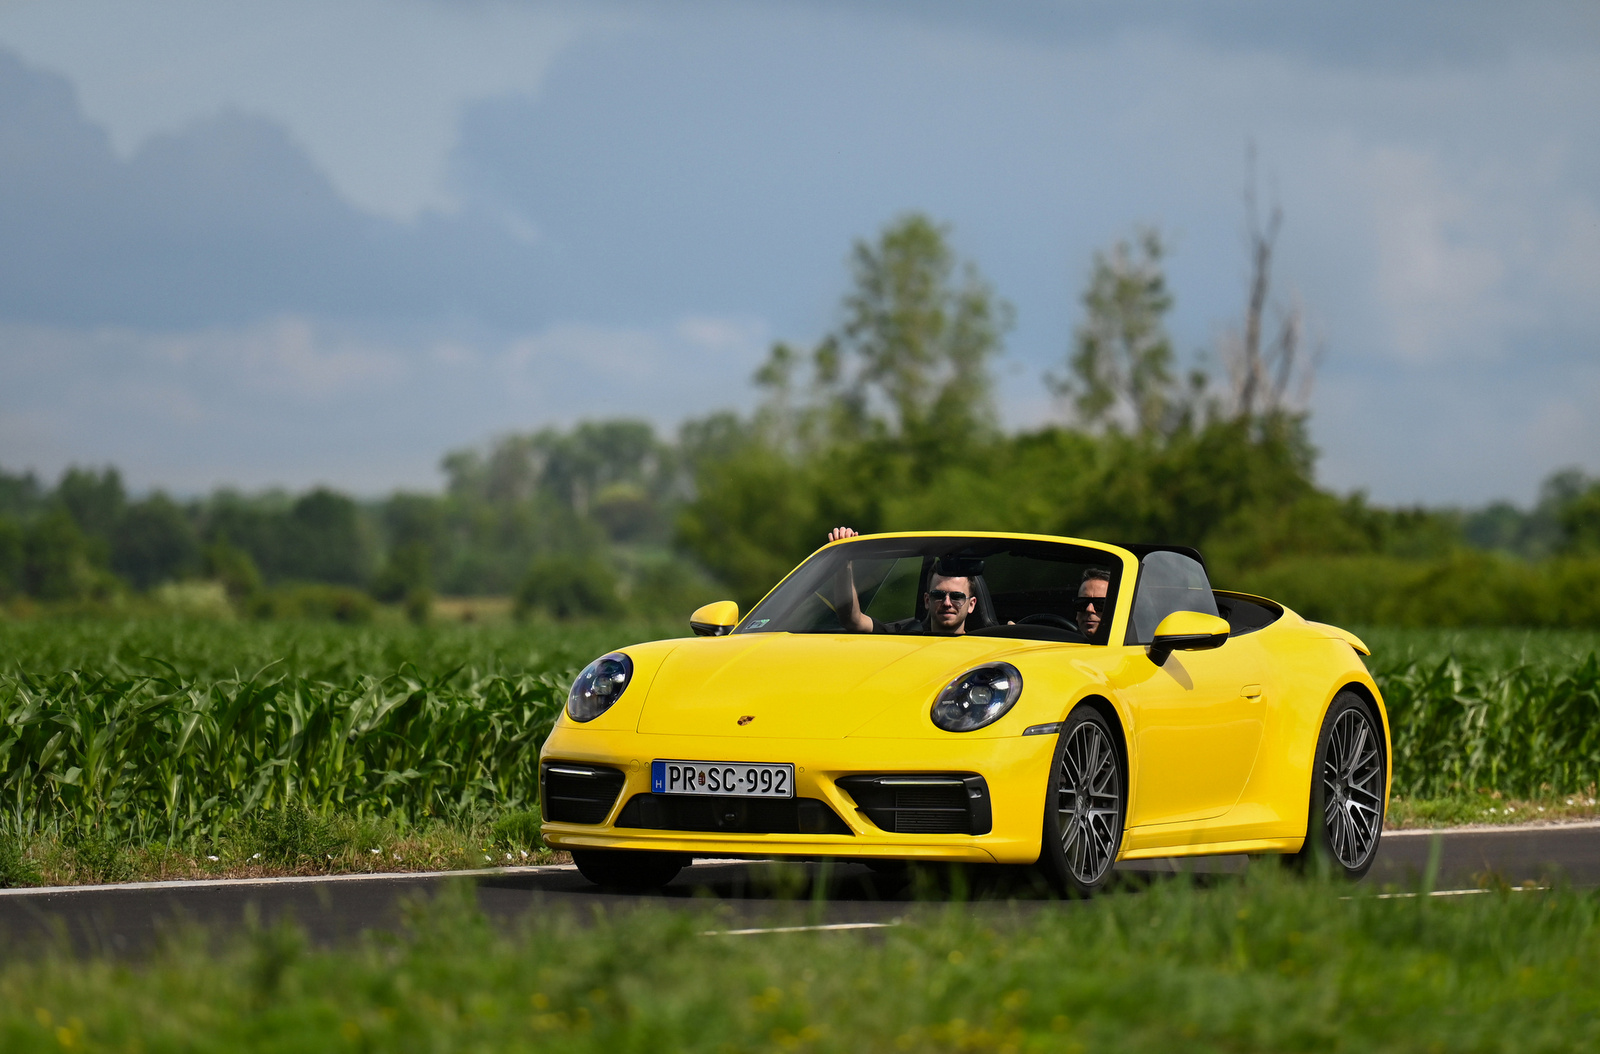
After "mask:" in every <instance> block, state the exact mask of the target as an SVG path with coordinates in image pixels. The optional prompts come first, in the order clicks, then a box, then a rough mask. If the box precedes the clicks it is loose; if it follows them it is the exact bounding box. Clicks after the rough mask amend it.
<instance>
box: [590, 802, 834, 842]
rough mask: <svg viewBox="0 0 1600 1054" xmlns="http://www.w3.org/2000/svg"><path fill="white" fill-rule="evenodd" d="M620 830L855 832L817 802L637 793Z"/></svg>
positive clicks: (621, 818)
mask: <svg viewBox="0 0 1600 1054" xmlns="http://www.w3.org/2000/svg"><path fill="white" fill-rule="evenodd" d="M616 826H618V827H639V828H644V829H646V830H653V831H720V832H722V833H725V834H848V835H853V834H855V832H854V831H852V830H850V828H849V827H848V826H847V825H846V824H845V822H844V821H843V820H841V819H839V814H838V813H836V812H834V811H833V810H832V809H830V808H828V805H827V803H826V802H821V801H818V800H816V799H815V798H735V797H727V796H723V795H714V794H635V795H634V796H633V797H632V798H629V799H628V804H626V805H624V806H623V807H622V812H621V813H619V814H618V815H617V822H616Z"/></svg>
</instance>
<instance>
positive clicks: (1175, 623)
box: [1150, 611, 1232, 666]
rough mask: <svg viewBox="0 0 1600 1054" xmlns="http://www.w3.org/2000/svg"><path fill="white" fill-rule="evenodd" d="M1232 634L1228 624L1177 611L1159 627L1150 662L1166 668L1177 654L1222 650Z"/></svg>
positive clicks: (1208, 617)
mask: <svg viewBox="0 0 1600 1054" xmlns="http://www.w3.org/2000/svg"><path fill="white" fill-rule="evenodd" d="M1230 632H1232V629H1231V627H1229V625H1228V623H1227V620H1225V619H1220V618H1218V617H1217V616H1215V615H1207V614H1204V613H1203V612H1199V611H1174V612H1173V613H1172V614H1170V615H1168V616H1167V617H1166V618H1164V619H1162V620H1161V625H1159V626H1157V627H1156V636H1155V640H1153V641H1151V642H1150V661H1151V662H1153V663H1155V664H1156V665H1157V666H1165V665H1166V663H1167V657H1168V656H1169V655H1171V654H1172V653H1173V652H1174V651H1206V650H1209V649H1211V648H1220V647H1222V645H1223V644H1225V643H1226V642H1227V640H1228V634H1229V633H1230Z"/></svg>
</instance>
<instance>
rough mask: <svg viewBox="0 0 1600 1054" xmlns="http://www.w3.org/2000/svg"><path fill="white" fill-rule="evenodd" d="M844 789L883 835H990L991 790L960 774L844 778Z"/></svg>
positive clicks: (978, 779) (841, 784)
mask: <svg viewBox="0 0 1600 1054" xmlns="http://www.w3.org/2000/svg"><path fill="white" fill-rule="evenodd" d="M838 784H839V787H840V789H842V790H843V791H844V792H845V793H846V794H848V795H850V797H852V798H854V799H855V803H856V805H858V806H859V807H860V808H861V811H862V812H863V813H865V814H866V816H867V819H869V820H871V821H872V822H873V823H874V824H876V825H877V826H878V827H879V828H880V829H881V830H885V831H891V832H893V833H895V834H988V833H989V831H990V830H991V829H992V828H993V827H994V820H993V813H992V810H991V807H990V804H989V785H988V784H987V783H985V782H984V779H983V777H982V776H969V775H966V774H964V773H958V772H930V773H912V772H896V773H892V774H887V775H882V776H844V777H842V778H841V779H839V780H838Z"/></svg>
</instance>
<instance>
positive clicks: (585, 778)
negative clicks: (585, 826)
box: [539, 761, 625, 823]
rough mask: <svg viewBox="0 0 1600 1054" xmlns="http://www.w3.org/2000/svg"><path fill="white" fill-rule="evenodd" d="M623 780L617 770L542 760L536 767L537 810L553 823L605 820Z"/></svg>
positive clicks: (601, 821) (619, 771)
mask: <svg viewBox="0 0 1600 1054" xmlns="http://www.w3.org/2000/svg"><path fill="white" fill-rule="evenodd" d="M624 782H625V780H624V777H623V775H622V771H621V770H620V769H613V768H608V767H606V766H605V765H583V764H579V763H577V762H571V761H546V762H545V763H544V764H543V765H541V766H539V805H540V813H541V814H542V815H543V816H544V818H545V819H546V820H549V821H551V822H553V823H605V821H606V817H607V816H608V815H609V814H610V813H611V806H613V805H615V804H616V802H617V795H619V794H621V793H622V784H623V783H624Z"/></svg>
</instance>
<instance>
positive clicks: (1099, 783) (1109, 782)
mask: <svg viewBox="0 0 1600 1054" xmlns="http://www.w3.org/2000/svg"><path fill="white" fill-rule="evenodd" d="M1056 811H1057V812H1058V813H1059V814H1060V823H1059V825H1058V829H1059V830H1060V832H1061V849H1062V853H1063V855H1064V856H1065V857H1066V863H1067V868H1068V869H1069V870H1070V871H1071V872H1072V876H1073V877H1074V878H1076V879H1077V880H1078V881H1079V882H1082V883H1083V884H1084V885H1086V886H1087V885H1093V884H1094V883H1096V882H1098V881H1099V880H1100V878H1101V876H1103V875H1104V874H1105V873H1106V871H1107V869H1109V868H1110V867H1111V864H1112V861H1114V860H1115V859H1116V855H1117V842H1118V840H1119V837H1120V834H1121V823H1120V822H1119V821H1120V818H1121V815H1122V777H1121V773H1120V772H1119V771H1118V769H1117V753H1116V749H1115V748H1114V747H1113V746H1112V745H1111V740H1110V739H1109V738H1108V737H1107V736H1106V734H1105V732H1104V731H1103V730H1102V729H1101V728H1100V726H1099V725H1097V724H1095V723H1093V722H1089V721H1085V722H1083V723H1082V724H1080V725H1078V727H1076V728H1074V729H1073V730H1072V735H1071V738H1070V739H1068V740H1067V745H1066V749H1065V750H1063V751H1062V753H1061V783H1060V790H1059V791H1058V792H1057V797H1056Z"/></svg>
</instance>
